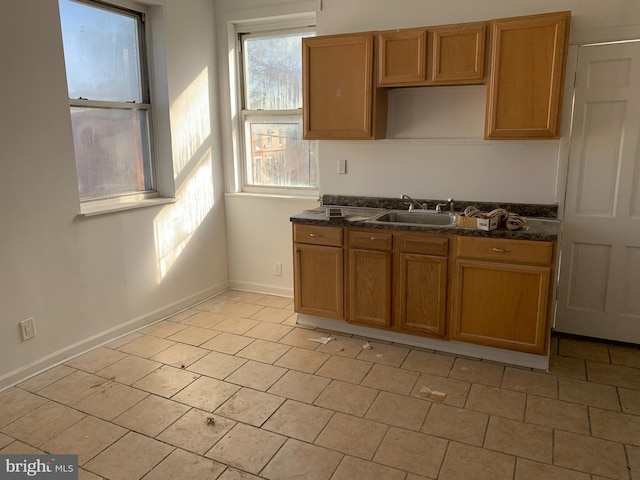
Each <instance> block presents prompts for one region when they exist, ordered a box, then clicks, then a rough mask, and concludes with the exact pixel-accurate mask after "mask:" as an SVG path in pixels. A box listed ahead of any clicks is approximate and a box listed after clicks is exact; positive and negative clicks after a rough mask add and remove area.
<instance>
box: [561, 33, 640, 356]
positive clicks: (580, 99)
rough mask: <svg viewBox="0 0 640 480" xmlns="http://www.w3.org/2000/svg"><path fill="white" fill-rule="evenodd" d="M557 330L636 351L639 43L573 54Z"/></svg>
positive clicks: (639, 318)
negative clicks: (575, 66)
mask: <svg viewBox="0 0 640 480" xmlns="http://www.w3.org/2000/svg"><path fill="white" fill-rule="evenodd" d="M570 152H571V153H570V156H569V172H568V178H567V193H566V204H565V217H564V220H565V222H564V238H563V242H562V257H561V258H562V265H561V269H560V279H559V287H560V289H559V292H558V304H557V318H556V330H558V331H560V332H566V333H573V334H577V335H586V336H590V337H598V338H605V339H611V340H619V341H623V342H632V343H637V344H640V42H629V43H615V44H605V45H593V46H584V47H580V50H579V54H578V73H577V77H576V87H575V104H574V113H573V123H572V134H571V148H570Z"/></svg>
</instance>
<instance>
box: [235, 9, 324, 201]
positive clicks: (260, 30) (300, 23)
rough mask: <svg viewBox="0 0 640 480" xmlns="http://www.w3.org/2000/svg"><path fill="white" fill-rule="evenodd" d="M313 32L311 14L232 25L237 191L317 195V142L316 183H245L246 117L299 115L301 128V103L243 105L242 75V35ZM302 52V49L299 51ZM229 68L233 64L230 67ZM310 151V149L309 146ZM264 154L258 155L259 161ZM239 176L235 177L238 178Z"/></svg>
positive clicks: (249, 142)
mask: <svg viewBox="0 0 640 480" xmlns="http://www.w3.org/2000/svg"><path fill="white" fill-rule="evenodd" d="M300 32H313V34H314V35H315V33H316V25H315V16H313V17H310V16H304V17H300V18H297V19H291V20H288V21H286V20H285V21H283V20H282V19H279V20H273V21H264V22H248V23H236V24H235V25H234V31H233V34H234V40H235V48H236V55H235V63H236V64H235V68H234V70H235V76H236V103H237V105H236V107H237V112H238V115H236V120H235V123H236V125H235V126H234V128H237V129H238V133H239V142H238V145H237V147H238V148H237V155H236V158H235V161H234V163H235V165H234V166H235V169H236V172H237V179H238V181H239V182H238V187H239V189H240V192H242V193H249V194H261V195H287V196H289V195H293V196H297V197H305V198H317V197H318V194H319V189H320V186H319V166H318V143H317V141H311V140H305V141H310V142H313V146H312V147H310V149H311V148H312V149H313V155H315V158H316V172H315V176H316V179H317V180H316V185H315V186H288V185H254V184H250V183H249V175H250V173H249V171H248V170H249V155H251V152H250V148H249V145H250V144H251V139H250V134H249V132H248V131H247V128H246V125H247V119H248V118H251V117H254V118H261V117H264V118H275V119H277V118H278V117H280V118H282V119H291V118H292V117H295V118H299V119H300V120H299V121H300V127H301V131H302V107H300V108H299V109H293V110H291V109H289V110H249V109H246V108H245V105H246V95H247V88H246V75H245V68H244V63H245V62H244V48H243V39H244V38H256V37H267V36H272V35H278V34H281V35H286V34H291V33H300ZM300 55H302V52H301V53H300ZM232 68H233V67H232ZM310 151H311V150H310ZM265 159H266V156H265V155H263V156H262V161H263V163H264V162H265ZM238 177H239V178H238Z"/></svg>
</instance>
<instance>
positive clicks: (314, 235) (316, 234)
mask: <svg viewBox="0 0 640 480" xmlns="http://www.w3.org/2000/svg"><path fill="white" fill-rule="evenodd" d="M309 236H310V237H322V236H323V235H322V234H320V233H310V234H309Z"/></svg>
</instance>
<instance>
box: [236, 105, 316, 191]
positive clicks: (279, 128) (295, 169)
mask: <svg viewBox="0 0 640 480" xmlns="http://www.w3.org/2000/svg"><path fill="white" fill-rule="evenodd" d="M245 126H246V131H247V132H248V134H249V138H248V139H247V144H248V145H247V148H248V149H249V152H248V155H247V183H248V184H249V185H261V186H267V185H268V186H287V187H316V186H317V184H318V179H317V173H316V172H317V167H316V154H315V151H316V149H315V142H309V141H306V140H303V139H302V125H301V124H300V120H299V119H297V120H293V121H291V122H286V121H276V122H273V123H270V122H269V123H266V122H265V120H262V119H260V118H258V119H256V118H255V117H253V118H247V121H246V125H245Z"/></svg>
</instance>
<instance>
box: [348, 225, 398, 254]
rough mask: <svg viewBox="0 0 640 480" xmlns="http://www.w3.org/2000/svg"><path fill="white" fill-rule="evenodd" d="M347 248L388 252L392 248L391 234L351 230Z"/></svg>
mask: <svg viewBox="0 0 640 480" xmlns="http://www.w3.org/2000/svg"><path fill="white" fill-rule="evenodd" d="M349 247H350V248H364V249H367V250H386V251H390V250H391V249H392V248H393V234H392V233H386V232H373V231H361V230H352V231H350V232H349Z"/></svg>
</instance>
